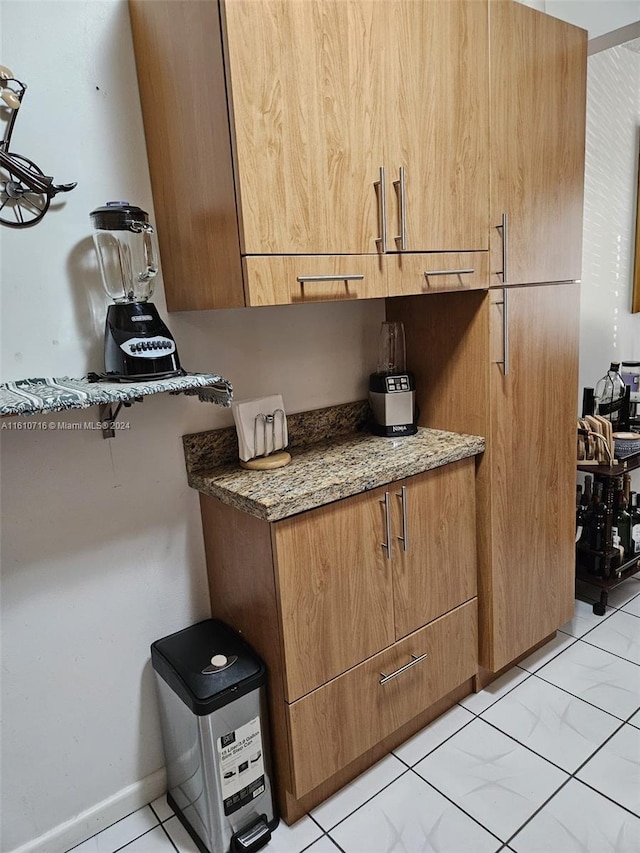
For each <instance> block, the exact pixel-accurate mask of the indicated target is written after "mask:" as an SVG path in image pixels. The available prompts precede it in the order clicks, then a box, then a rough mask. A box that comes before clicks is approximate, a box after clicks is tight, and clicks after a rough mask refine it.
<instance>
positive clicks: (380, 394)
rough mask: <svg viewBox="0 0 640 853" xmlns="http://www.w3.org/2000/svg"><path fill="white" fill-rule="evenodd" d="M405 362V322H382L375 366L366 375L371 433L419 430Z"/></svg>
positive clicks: (401, 432)
mask: <svg viewBox="0 0 640 853" xmlns="http://www.w3.org/2000/svg"><path fill="white" fill-rule="evenodd" d="M405 362H406V356H405V339H404V326H403V325H402V323H391V322H385V323H383V324H382V327H381V329H380V340H379V347H378V370H377V371H376V373H372V374H371V376H370V377H369V405H370V407H371V411H372V412H373V422H372V424H371V432H372V433H373V434H374V435H383V436H387V437H393V436H396V435H414V434H415V433H416V432H417V431H418V427H417V425H416V392H415V385H414V381H413V376H412V375H411V374H410V373H408V372H407V370H406V364H405Z"/></svg>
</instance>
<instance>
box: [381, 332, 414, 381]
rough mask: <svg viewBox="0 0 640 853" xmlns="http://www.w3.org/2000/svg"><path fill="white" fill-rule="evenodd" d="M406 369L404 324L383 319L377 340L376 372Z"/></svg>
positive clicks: (402, 370) (393, 371)
mask: <svg viewBox="0 0 640 853" xmlns="http://www.w3.org/2000/svg"><path fill="white" fill-rule="evenodd" d="M406 369H407V368H406V346H405V339H404V326H403V324H402V323H399V322H391V321H385V322H384V323H383V324H382V326H381V327H380V337H379V340H378V373H405V372H406Z"/></svg>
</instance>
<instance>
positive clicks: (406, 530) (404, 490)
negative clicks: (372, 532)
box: [396, 486, 409, 551]
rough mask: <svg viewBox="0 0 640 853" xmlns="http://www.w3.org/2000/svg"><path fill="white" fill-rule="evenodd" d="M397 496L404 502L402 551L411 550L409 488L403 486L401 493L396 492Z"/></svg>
mask: <svg viewBox="0 0 640 853" xmlns="http://www.w3.org/2000/svg"><path fill="white" fill-rule="evenodd" d="M396 494H397V496H398V497H399V498H400V500H401V501H402V536H398V539H399V540H400V541H401V542H402V550H403V551H408V550H409V525H408V523H407V487H406V486H402V490H401V491H400V492H396Z"/></svg>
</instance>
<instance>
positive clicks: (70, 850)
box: [65, 803, 160, 853]
mask: <svg viewBox="0 0 640 853" xmlns="http://www.w3.org/2000/svg"><path fill="white" fill-rule="evenodd" d="M146 808H150V809H151V814H152V815H153V816H154V817H155V818H156V820H158V824H159V823H160V821H159V819H158V815H157V814H156V813H155V812H154V810H153V809H152V808H151V803H145V805H144V806H140V808H138V809H134V810H133V811H132V812H129V813H128V814H126V815H123V816H122V817H121V818H118V820H114V821H113V823H110V824H109V825H108V826H105V827H104V828H103V829H100V830H99V831H98V832H94V833H93V835H90V836H89V837H88V838H85V839H83V840H82V841H79V842H78V843H77V844H74V845H73V847H69V848H68V849H67V850H66V851H65V853H72V851H73V850H75V849H76V847H79V846H80V845H81V844H86V842H87V841H89V840H90V839H92V838H96V837H97V836H98V835H101V834H102V833H103V832H106V831H107V830H108V829H111V827H112V826H116V825H117V824H118V823H122V821H123V820H126V819H127V818H128V817H131V815H133V814H135V813H136V812H139V811H142V810H143V809H146ZM158 824H156V826H157V825H158ZM155 828H156V827H155V826H152V827H151V829H155ZM151 829H145V831H144V832H141V833H140V835H136V836H135V837H134V838H130V839H129V841H127V844H131V842H132V841H135V840H136V839H137V838H141V837H142V836H143V835H146V834H147V832H151ZM122 846H124V847H126V844H125V845H122ZM122 846H121V847H118V848H117V849H118V850H121V849H122ZM110 853H115V851H110Z"/></svg>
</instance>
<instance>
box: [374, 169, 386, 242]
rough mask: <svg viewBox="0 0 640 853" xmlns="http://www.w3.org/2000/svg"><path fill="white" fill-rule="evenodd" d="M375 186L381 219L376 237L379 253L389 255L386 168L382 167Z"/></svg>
mask: <svg viewBox="0 0 640 853" xmlns="http://www.w3.org/2000/svg"><path fill="white" fill-rule="evenodd" d="M373 186H374V187H375V188H376V192H377V193H378V212H379V219H380V236H379V237H376V243H377V245H378V252H379V253H380V254H381V255H386V253H387V187H386V177H385V169H384V166H380V179H379V180H377V181H374V183H373Z"/></svg>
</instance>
